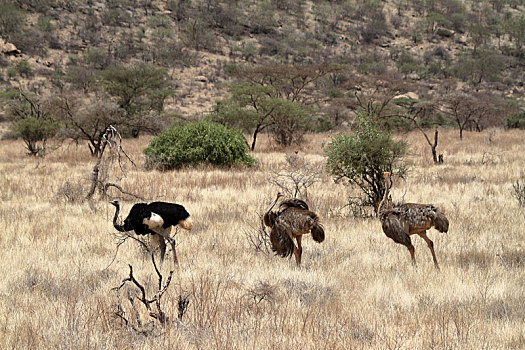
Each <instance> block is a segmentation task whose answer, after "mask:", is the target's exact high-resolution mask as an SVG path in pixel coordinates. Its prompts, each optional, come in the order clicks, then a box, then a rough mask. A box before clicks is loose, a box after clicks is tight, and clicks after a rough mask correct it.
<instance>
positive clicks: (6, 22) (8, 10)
mask: <svg viewBox="0 0 525 350" xmlns="http://www.w3.org/2000/svg"><path fill="white" fill-rule="evenodd" d="M24 22H25V13H24V12H23V11H22V10H21V9H20V8H19V7H18V6H16V5H15V4H13V3H10V2H4V1H2V2H1V3H0V36H1V37H6V38H10V35H11V34H13V33H16V32H18V31H20V30H21V29H22V27H23V26H24Z"/></svg>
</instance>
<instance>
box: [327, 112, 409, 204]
mask: <svg viewBox="0 0 525 350" xmlns="http://www.w3.org/2000/svg"><path fill="white" fill-rule="evenodd" d="M352 130H353V133H351V134H339V135H337V136H335V137H334V138H333V139H332V141H331V142H330V143H329V144H328V145H327V146H326V148H325V150H324V151H325V154H326V158H327V159H326V169H327V170H328V172H329V173H330V174H331V175H332V176H333V179H334V181H335V182H336V183H338V182H342V183H344V184H349V185H357V186H358V187H359V188H360V189H361V191H362V192H363V194H364V195H365V197H366V198H365V200H364V203H365V204H367V205H370V206H373V207H374V208H377V205H378V204H379V202H380V200H381V199H382V197H383V194H384V191H385V188H384V184H383V172H385V171H389V172H390V173H392V174H393V175H400V176H403V175H404V174H405V172H406V167H405V165H404V164H403V163H402V159H403V157H404V156H405V155H406V154H407V148H408V144H407V143H406V142H405V141H402V140H401V141H395V140H393V139H392V138H391V136H390V134H389V133H388V132H386V131H384V130H382V129H381V128H380V127H379V125H378V124H377V123H376V122H374V121H373V120H372V118H371V117H370V116H368V115H366V114H361V115H358V116H357V117H356V120H355V121H354V123H353V125H352Z"/></svg>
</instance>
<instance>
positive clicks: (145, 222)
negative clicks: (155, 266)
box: [110, 200, 193, 262]
mask: <svg viewBox="0 0 525 350" xmlns="http://www.w3.org/2000/svg"><path fill="white" fill-rule="evenodd" d="M110 203H111V204H113V205H114V206H115V208H116V210H115V215H114V217H113V226H114V227H115V229H117V230H118V231H120V232H126V231H134V232H135V233H136V234H138V235H152V237H153V238H154V239H155V240H156V241H157V243H158V245H159V248H160V257H161V262H162V261H163V260H164V255H165V252H166V242H165V240H164V239H167V240H168V241H169V242H170V243H173V242H174V240H173V238H172V237H171V236H170V235H169V232H170V231H171V227H172V226H176V225H179V226H180V227H182V228H184V229H186V230H191V229H192V226H193V224H192V222H191V219H190V214H189V213H188V211H187V210H186V209H185V208H184V207H183V206H182V205H180V204H175V203H168V202H152V203H149V204H147V203H136V204H134V205H133V206H132V207H131V209H130V211H129V213H128V216H127V217H126V218H125V219H124V223H123V224H122V225H119V224H118V223H117V219H118V215H119V212H120V204H119V202H118V201H117V200H113V201H111V202H110Z"/></svg>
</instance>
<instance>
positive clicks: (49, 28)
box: [37, 17, 55, 33]
mask: <svg viewBox="0 0 525 350" xmlns="http://www.w3.org/2000/svg"><path fill="white" fill-rule="evenodd" d="M37 24H38V27H39V28H40V30H41V31H43V32H45V33H51V32H53V30H54V29H55V26H54V25H53V22H51V18H49V17H40V18H39V19H38V23H37Z"/></svg>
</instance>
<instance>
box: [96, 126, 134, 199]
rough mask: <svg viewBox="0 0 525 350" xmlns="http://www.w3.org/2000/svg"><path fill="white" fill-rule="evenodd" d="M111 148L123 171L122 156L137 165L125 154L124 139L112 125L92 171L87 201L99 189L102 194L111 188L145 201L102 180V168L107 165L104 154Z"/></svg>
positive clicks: (107, 130)
mask: <svg viewBox="0 0 525 350" xmlns="http://www.w3.org/2000/svg"><path fill="white" fill-rule="evenodd" d="M108 147H109V149H110V150H111V152H112V155H113V159H116V160H117V162H118V164H119V166H120V168H121V170H122V161H121V160H122V154H123V155H124V156H126V158H127V159H128V160H129V161H130V162H131V163H132V164H133V165H134V166H136V165H135V163H134V162H133V160H131V158H130V157H129V156H128V155H127V154H126V152H124V150H123V148H122V137H121V136H120V133H119V132H118V131H117V129H115V128H114V127H113V126H112V125H110V126H109V127H108V128H107V129H106V131H105V132H104V135H103V137H102V141H101V145H100V150H99V152H98V153H97V161H96V162H95V165H94V166H93V170H92V171H91V186H90V189H89V192H88V194H87V195H86V199H91V198H92V197H93V195H94V194H95V191H96V189H97V188H98V189H99V190H100V191H101V192H102V193H104V194H105V193H106V191H107V189H108V188H109V187H115V188H117V189H119V190H120V191H121V192H122V193H125V194H129V195H132V196H134V197H135V198H139V199H143V198H142V197H140V196H138V195H135V194H133V193H130V192H127V191H125V190H123V189H122V188H121V187H120V186H118V185H116V184H113V183H104V181H101V180H100V171H101V169H102V167H103V166H104V165H105V163H104V161H105V160H104V152H105V151H106V149H107V148H108Z"/></svg>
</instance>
